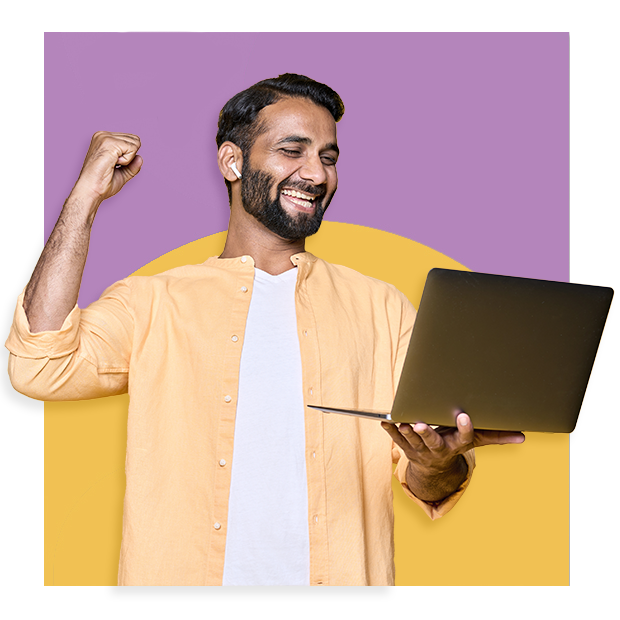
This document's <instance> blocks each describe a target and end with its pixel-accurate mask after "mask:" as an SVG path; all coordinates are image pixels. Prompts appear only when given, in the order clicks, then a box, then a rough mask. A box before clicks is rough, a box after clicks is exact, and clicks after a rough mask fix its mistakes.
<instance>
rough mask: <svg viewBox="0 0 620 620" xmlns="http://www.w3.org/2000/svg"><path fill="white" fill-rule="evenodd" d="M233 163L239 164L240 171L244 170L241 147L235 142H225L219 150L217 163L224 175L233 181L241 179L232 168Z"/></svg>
mask: <svg viewBox="0 0 620 620" xmlns="http://www.w3.org/2000/svg"><path fill="white" fill-rule="evenodd" d="M233 163H236V164H237V170H239V172H241V171H242V170H243V155H242V154H241V149H240V148H239V147H238V146H237V145H236V144H234V143H233V142H223V143H222V145H221V146H220V148H219V149H218V151H217V165H218V167H219V169H220V172H221V173H222V176H223V177H224V178H225V179H226V180H227V181H230V182H231V183H234V182H235V181H238V180H239V179H237V175H236V174H235V173H234V172H233V170H232V168H231V166H232V164H233Z"/></svg>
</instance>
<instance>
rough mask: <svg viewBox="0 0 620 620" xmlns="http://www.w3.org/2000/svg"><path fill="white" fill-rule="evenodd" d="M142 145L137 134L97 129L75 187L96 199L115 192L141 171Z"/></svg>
mask: <svg viewBox="0 0 620 620" xmlns="http://www.w3.org/2000/svg"><path fill="white" fill-rule="evenodd" d="M139 148H140V138H138V136H134V135H133V134H130V133H110V132H108V131H98V132H97V133H96V134H95V135H94V136H93V139H92V140H91V142H90V147H89V149H88V153H86V158H85V159H84V165H83V166H82V171H81V172H80V176H79V178H78V180H77V183H76V184H75V188H76V189H78V190H79V191H80V192H86V193H88V194H90V195H91V196H92V197H93V199H95V200H97V201H101V200H105V199H106V198H109V197H110V196H114V194H116V193H117V192H119V191H120V189H121V188H122V187H123V185H125V183H127V181H129V179H133V177H135V176H136V174H138V172H139V171H140V168H141V166H142V157H140V155H137V153H138V149H139Z"/></svg>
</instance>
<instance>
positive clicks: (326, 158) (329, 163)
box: [321, 155, 337, 166]
mask: <svg viewBox="0 0 620 620" xmlns="http://www.w3.org/2000/svg"><path fill="white" fill-rule="evenodd" d="M321 161H322V162H323V163H324V164H325V165H326V166H335V165H336V161H337V159H336V158H335V157H330V156H329V155H323V156H322V157H321Z"/></svg>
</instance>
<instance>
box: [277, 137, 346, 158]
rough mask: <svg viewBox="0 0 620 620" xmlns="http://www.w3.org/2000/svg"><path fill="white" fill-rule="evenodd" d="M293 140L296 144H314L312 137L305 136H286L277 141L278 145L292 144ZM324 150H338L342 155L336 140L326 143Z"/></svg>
mask: <svg viewBox="0 0 620 620" xmlns="http://www.w3.org/2000/svg"><path fill="white" fill-rule="evenodd" d="M291 142H294V143H296V144H312V140H310V138H307V137H305V136H287V137H286V138H282V140H279V141H278V142H276V146H278V145H280V144H290V143H291ZM323 150H324V151H336V153H337V154H338V155H340V149H339V148H338V145H337V144H336V143H335V142H330V143H329V144H326V145H325V148H324V149H323Z"/></svg>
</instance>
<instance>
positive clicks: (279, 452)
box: [223, 268, 310, 586]
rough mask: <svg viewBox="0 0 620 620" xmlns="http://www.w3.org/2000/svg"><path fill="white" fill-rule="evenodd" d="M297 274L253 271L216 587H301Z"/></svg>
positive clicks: (304, 559)
mask: <svg viewBox="0 0 620 620" xmlns="http://www.w3.org/2000/svg"><path fill="white" fill-rule="evenodd" d="M296 282H297V268H293V269H290V270H289V271H285V272H284V273H282V274H280V275H278V276H272V275H270V274H268V273H266V272H264V271H261V270H260V269H255V272H254V288H253V291H252V299H251V301H250V309H249V313H248V318H247V323H246V330H245V337H244V338H245V339H244V342H243V349H242V353H241V364H240V369H239V392H238V401H237V414H236V421H235V443H234V449H233V461H232V472H231V476H232V478H231V485H230V499H229V509H228V510H229V512H228V532H227V536H226V555H225V561H224V577H223V585H225V586H226V585H308V584H309V579H310V577H309V573H310V551H309V547H310V543H309V530H308V483H307V479H306V459H305V447H306V442H305V432H304V403H303V394H302V391H303V388H302V379H301V353H300V349H299V338H298V335H297V317H296V314H295V285H296Z"/></svg>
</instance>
